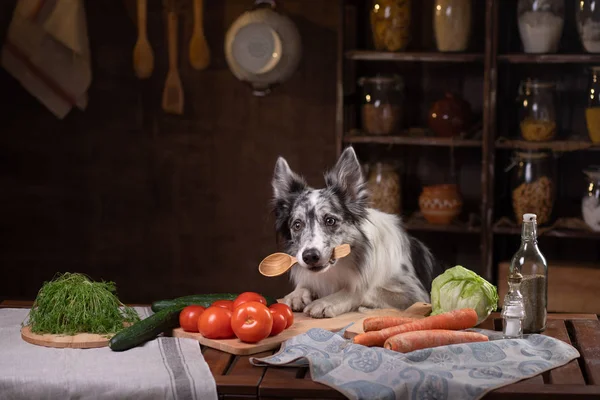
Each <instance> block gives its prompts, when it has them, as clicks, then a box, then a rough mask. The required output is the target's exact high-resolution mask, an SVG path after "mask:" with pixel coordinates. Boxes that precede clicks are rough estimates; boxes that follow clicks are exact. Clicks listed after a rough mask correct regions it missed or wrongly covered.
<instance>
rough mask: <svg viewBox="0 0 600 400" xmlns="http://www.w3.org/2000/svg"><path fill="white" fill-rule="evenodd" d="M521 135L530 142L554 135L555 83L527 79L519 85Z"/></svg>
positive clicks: (555, 126) (545, 139)
mask: <svg viewBox="0 0 600 400" xmlns="http://www.w3.org/2000/svg"><path fill="white" fill-rule="evenodd" d="M519 93H520V96H519V103H520V107H519V120H520V129H521V136H522V137H523V139H525V140H527V141H531V142H543V141H547V140H552V139H553V138H554V137H555V136H556V130H557V118H556V108H557V107H556V102H557V100H556V83H554V82H547V81H540V80H532V79H527V80H526V81H523V82H521V85H520V87H519Z"/></svg>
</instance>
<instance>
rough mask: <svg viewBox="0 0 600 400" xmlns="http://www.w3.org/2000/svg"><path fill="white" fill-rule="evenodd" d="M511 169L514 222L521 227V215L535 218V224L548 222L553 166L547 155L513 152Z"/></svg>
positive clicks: (552, 185)
mask: <svg viewBox="0 0 600 400" xmlns="http://www.w3.org/2000/svg"><path fill="white" fill-rule="evenodd" d="M513 164H514V165H513V166H511V168H512V169H513V171H512V177H511V198H512V206H513V211H514V213H515V219H516V221H517V223H518V224H521V223H522V222H523V221H522V218H523V214H528V213H533V214H536V215H537V223H538V224H539V225H544V224H546V223H548V222H550V219H551V216H552V208H553V206H554V198H555V194H556V187H555V181H556V180H555V165H554V159H553V156H552V154H551V153H548V152H543V151H540V152H534V151H531V152H527V151H523V152H521V151H516V152H515V153H514V154H513Z"/></svg>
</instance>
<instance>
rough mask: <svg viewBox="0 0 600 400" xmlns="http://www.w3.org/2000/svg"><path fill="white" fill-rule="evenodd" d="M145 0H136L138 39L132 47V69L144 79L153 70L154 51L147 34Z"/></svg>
mask: <svg viewBox="0 0 600 400" xmlns="http://www.w3.org/2000/svg"><path fill="white" fill-rule="evenodd" d="M146 2H147V0H137V19H138V24H137V25H138V39H137V42H136V43H135V47H134V48H133V70H134V71H135V75H136V76H137V77H138V78H139V79H146V78H149V77H150V75H152V71H153V70H154V53H153V52H152V47H150V42H149V41H148V35H147V3H146Z"/></svg>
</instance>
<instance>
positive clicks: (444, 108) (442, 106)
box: [427, 93, 472, 137]
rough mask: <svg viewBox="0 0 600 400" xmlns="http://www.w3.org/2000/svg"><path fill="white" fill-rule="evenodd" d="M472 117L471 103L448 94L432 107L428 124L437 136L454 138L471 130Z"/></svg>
mask: <svg viewBox="0 0 600 400" xmlns="http://www.w3.org/2000/svg"><path fill="white" fill-rule="evenodd" d="M471 117H472V115H471V106H470V105H469V103H467V102H466V101H464V100H463V99H461V98H459V97H457V96H454V95H453V94H452V93H446V95H445V96H444V97H443V98H442V99H440V100H438V101H436V102H435V103H433V105H432V106H431V109H430V110H429V117H428V119H427V124H428V125H429V128H430V129H431V130H432V131H433V132H434V133H435V134H436V135H437V136H442V137H452V136H458V135H460V134H461V133H463V132H465V131H466V130H467V129H468V128H469V125H470V123H471Z"/></svg>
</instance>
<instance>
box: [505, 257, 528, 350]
mask: <svg viewBox="0 0 600 400" xmlns="http://www.w3.org/2000/svg"><path fill="white" fill-rule="evenodd" d="M522 281H523V275H521V273H520V272H517V271H516V270H515V269H513V270H512V273H509V275H508V292H507V293H506V296H504V302H503V303H502V320H503V324H502V332H503V333H504V337H505V338H507V339H518V338H521V337H523V322H524V319H525V304H524V303H523V295H522V294H521V291H520V288H521V282H522Z"/></svg>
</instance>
